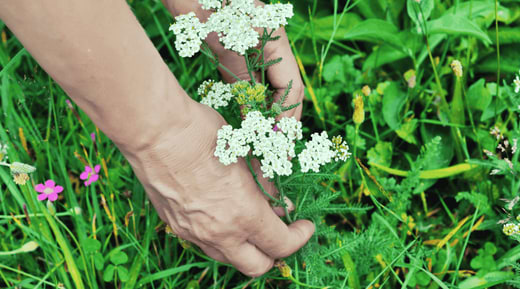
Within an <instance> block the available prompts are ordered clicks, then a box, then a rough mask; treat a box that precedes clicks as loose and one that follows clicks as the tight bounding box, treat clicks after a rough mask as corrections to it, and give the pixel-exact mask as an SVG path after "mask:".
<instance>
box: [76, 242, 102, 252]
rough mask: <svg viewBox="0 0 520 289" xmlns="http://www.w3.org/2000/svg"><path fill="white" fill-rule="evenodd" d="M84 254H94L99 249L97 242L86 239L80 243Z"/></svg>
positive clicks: (99, 245) (99, 244)
mask: <svg viewBox="0 0 520 289" xmlns="http://www.w3.org/2000/svg"><path fill="white" fill-rule="evenodd" d="M81 245H82V247H83V250H84V251H85V253H87V254H88V253H94V252H96V251H98V250H99V249H101V243H100V242H99V241H98V240H95V239H91V238H87V239H85V240H83V242H82V243H81Z"/></svg>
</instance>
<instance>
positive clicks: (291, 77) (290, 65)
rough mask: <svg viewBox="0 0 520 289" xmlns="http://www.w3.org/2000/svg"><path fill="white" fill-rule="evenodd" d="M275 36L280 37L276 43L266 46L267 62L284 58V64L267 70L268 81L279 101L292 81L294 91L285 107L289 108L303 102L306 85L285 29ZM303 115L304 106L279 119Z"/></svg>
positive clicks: (275, 97) (290, 93)
mask: <svg viewBox="0 0 520 289" xmlns="http://www.w3.org/2000/svg"><path fill="white" fill-rule="evenodd" d="M274 36H280V39H278V40H277V41H275V42H270V43H269V44H268V45H267V46H266V51H265V53H266V61H269V60H275V59H278V58H282V62H280V63H277V64H274V65H271V66H269V67H268V68H267V79H268V80H269V82H270V83H271V85H272V87H273V88H274V89H275V94H274V99H275V101H278V100H279V99H280V97H281V96H282V95H283V94H284V92H285V90H286V89H287V86H288V84H289V83H290V82H291V81H292V89H291V90H290V92H289V94H288V95H287V98H286V100H285V102H284V103H283V105H284V106H289V105H293V104H297V103H301V102H302V101H303V94H304V85H303V81H302V78H301V76H300V69H299V68H298V64H297V63H296V59H295V58H294V54H293V53H292V50H291V45H290V44H289V40H288V38H287V34H285V30H284V29H283V28H280V29H278V30H277V31H276V32H275V33H274ZM301 114H302V104H300V105H299V106H297V107H296V108H294V109H292V110H289V111H286V112H284V113H283V114H282V115H281V116H279V117H284V116H285V117H291V116H294V117H295V118H296V119H298V120H299V119H300V118H301Z"/></svg>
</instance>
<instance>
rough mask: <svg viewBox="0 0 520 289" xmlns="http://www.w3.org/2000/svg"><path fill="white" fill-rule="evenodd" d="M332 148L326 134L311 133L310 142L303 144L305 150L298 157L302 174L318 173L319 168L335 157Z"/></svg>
mask: <svg viewBox="0 0 520 289" xmlns="http://www.w3.org/2000/svg"><path fill="white" fill-rule="evenodd" d="M332 148H333V143H332V141H330V140H329V138H328V135H327V132H325V131H324V132H322V133H321V134H319V133H313V134H312V135H311V140H310V141H308V142H307V143H306V144H305V149H304V150H303V151H302V152H301V153H300V154H299V155H298V160H299V161H300V166H301V168H302V172H303V173H306V172H308V171H309V170H312V171H314V172H316V173H317V172H319V171H320V166H322V165H324V164H327V163H330V162H331V161H332V159H333V158H334V157H336V152H335V151H334V150H333V149H332Z"/></svg>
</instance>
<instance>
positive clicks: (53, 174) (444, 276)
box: [0, 0, 520, 289]
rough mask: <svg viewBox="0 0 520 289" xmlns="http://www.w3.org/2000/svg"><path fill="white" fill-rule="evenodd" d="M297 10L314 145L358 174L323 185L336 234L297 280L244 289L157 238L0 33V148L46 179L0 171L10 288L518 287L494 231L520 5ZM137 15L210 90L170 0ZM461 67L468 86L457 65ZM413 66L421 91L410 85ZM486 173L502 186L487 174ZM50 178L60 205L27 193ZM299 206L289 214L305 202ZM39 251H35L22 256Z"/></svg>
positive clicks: (180, 74)
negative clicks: (342, 141) (356, 102)
mask: <svg viewBox="0 0 520 289" xmlns="http://www.w3.org/2000/svg"><path fill="white" fill-rule="evenodd" d="M292 2H293V3H294V5H295V10H296V15H295V17H294V18H293V19H292V20H291V22H290V25H289V26H288V27H287V31H288V35H289V39H290V41H291V45H292V47H293V50H294V53H295V55H296V57H297V59H298V62H299V64H300V65H301V70H302V74H303V78H304V81H305V84H306V86H307V89H306V100H305V103H304V113H303V118H302V120H303V122H304V125H305V127H306V131H305V132H306V133H307V134H309V133H310V132H314V131H320V130H327V131H329V132H330V135H337V134H339V135H343V136H345V137H346V139H347V140H348V142H349V144H350V146H351V150H352V151H353V152H355V153H354V154H355V156H356V157H357V158H359V161H356V159H355V158H351V159H350V161H348V162H347V163H346V164H345V165H344V166H342V167H340V168H339V169H337V170H336V172H335V173H336V174H337V175H338V176H339V178H337V179H332V180H327V179H324V180H323V182H322V183H320V184H322V185H323V187H324V189H325V188H326V189H327V190H332V191H334V192H337V194H336V195H335V196H336V198H335V199H334V200H333V202H334V205H335V206H336V207H334V208H336V209H337V210H336V209H334V210H332V209H331V211H330V212H329V213H327V214H323V215H318V216H314V217H315V219H314V221H315V222H324V223H325V224H326V226H323V228H328V229H323V230H322V231H320V233H319V235H317V236H315V237H313V238H314V239H313V242H314V243H313V244H314V245H312V246H314V247H312V246H308V247H305V248H303V249H302V251H301V252H300V253H299V254H298V255H297V256H294V257H291V258H288V259H286V262H287V266H289V267H290V268H291V270H292V275H291V276H290V277H284V276H282V274H281V273H280V271H279V270H278V269H277V268H274V269H273V270H271V271H270V272H269V273H267V274H266V275H265V276H263V277H261V278H256V279H253V280H252V279H250V278H246V277H245V276H243V275H241V274H240V273H239V272H237V271H236V270H235V269H233V268H232V267H231V266H228V265H225V264H221V263H218V262H215V261H213V260H211V259H210V258H208V257H206V256H205V255H204V254H203V253H201V251H200V250H199V249H197V248H196V247H194V246H193V245H191V244H189V243H186V242H184V241H182V240H179V239H178V238H176V237H174V236H172V235H171V234H168V233H167V232H165V224H164V223H162V222H161V221H160V219H159V217H158V215H157V214H156V212H155V210H154V208H153V206H152V205H151V203H150V202H149V201H148V200H147V198H146V194H145V192H144V190H143V187H142V186H141V185H140V183H139V181H138V180H137V179H136V177H135V176H134V174H133V172H132V170H131V167H130V165H129V163H128V162H127V161H126V160H125V159H124V157H123V156H122V155H121V153H120V152H119V151H118V150H117V148H116V147H115V146H114V144H113V143H112V142H111V141H110V140H109V139H108V138H106V137H105V136H104V135H103V133H102V132H100V131H98V130H97V128H96V127H95V125H94V124H93V123H92V122H91V121H90V119H89V118H88V117H87V116H86V115H85V114H84V113H83V112H81V111H80V110H79V109H78V108H77V107H76V106H74V110H71V109H70V108H68V106H67V104H66V99H68V97H67V96H66V95H65V93H64V92H63V91H62V90H61V88H60V87H59V86H58V85H57V84H56V83H54V82H53V80H52V79H51V78H50V77H49V76H48V75H47V74H46V73H45V72H44V71H42V69H41V68H40V67H39V66H38V64H37V63H36V62H35V61H34V60H33V59H32V58H31V57H30V55H29V53H28V52H27V51H26V50H25V49H24V48H23V46H22V45H21V44H20V43H19V42H18V40H17V39H16V38H15V37H14V35H13V34H12V33H11V32H10V31H9V30H8V29H7V27H5V25H4V24H3V23H1V22H0V33H1V34H2V41H1V43H0V106H1V108H0V111H1V112H2V115H0V142H1V143H5V144H7V145H8V146H9V148H8V157H9V159H8V160H9V161H19V162H23V163H27V164H32V165H34V166H35V167H36V168H37V170H36V172H34V173H32V174H31V180H30V181H29V182H28V184H27V185H17V184H15V183H14V181H13V179H12V176H11V175H10V173H9V169H8V168H6V167H0V236H1V238H0V288H55V287H56V286H57V285H58V284H63V285H64V287H65V288H78V289H79V288H299V289H300V288H326V287H327V286H330V287H329V288H366V287H368V288H377V287H379V288H432V289H433V288H487V287H492V286H496V288H510V287H511V286H514V285H516V286H519V284H520V280H519V279H520V278H519V277H518V276H515V274H514V273H513V272H514V270H513V265H515V264H516V263H517V260H518V259H520V253H519V251H520V249H519V248H520V246H519V243H518V242H517V240H514V238H508V237H507V236H506V235H504V234H503V233H502V225H500V224H497V222H498V221H500V220H502V219H505V218H507V217H508V215H510V216H511V217H512V219H511V220H510V222H513V221H514V218H515V217H516V216H517V215H518V214H519V213H520V210H518V208H512V209H511V210H509V209H504V208H506V206H507V203H506V202H504V201H503V200H502V199H513V198H514V197H516V196H517V195H518V191H519V189H520V182H519V181H518V177H517V175H518V173H519V172H520V171H519V169H518V165H519V163H518V153H517V154H514V155H513V154H512V152H511V146H512V144H513V139H515V138H520V130H519V117H518V116H519V107H518V105H519V104H520V100H519V97H520V95H519V94H516V93H514V91H513V86H512V81H513V79H514V75H515V73H517V72H518V70H519V69H520V58H518V47H520V28H519V25H518V24H519V23H520V20H519V18H520V3H519V2H517V1H499V2H498V3H495V1H484V0H483V1H476V0H473V1H432V2H433V3H434V5H433V8H432V9H431V11H430V10H429V8H428V5H427V3H429V1H426V0H423V1H422V2H423V4H422V5H423V6H418V5H415V4H413V3H415V1H411V2H412V3H411V6H409V7H408V8H410V9H415V10H414V11H416V12H417V11H419V10H421V14H422V17H420V18H417V17H415V18H414V15H417V13H416V14H414V13H410V11H411V10H410V9H407V5H406V1H404V0H398V1H382V0H366V1H365V0H363V1H336V0H335V1H317V0H313V1H311V0H307V1H292ZM425 3H426V4H425ZM130 5H131V7H132V8H133V10H134V12H135V13H136V15H137V17H138V19H139V20H140V21H141V24H142V25H143V26H144V27H145V29H146V31H147V33H148V35H149V36H150V38H151V39H152V41H153V42H154V44H155V45H156V47H157V49H158V50H159V51H160V53H161V55H162V56H163V58H164V59H165V61H166V62H167V63H168V65H169V67H170V69H171V70H172V72H173V73H174V74H175V75H176V76H177V78H178V79H179V81H180V83H181V84H182V86H183V87H184V88H185V89H186V90H187V91H188V92H189V93H190V94H191V95H194V96H195V95H196V94H195V90H196V88H197V86H198V84H200V83H201V82H202V81H203V80H205V79H207V78H218V73H217V72H216V70H215V67H214V66H213V65H212V64H211V63H210V62H209V61H208V60H207V59H206V58H205V57H204V56H203V55H201V56H198V57H195V58H193V59H183V58H180V57H178V55H177V54H176V52H175V50H174V48H173V47H172V45H173V40H174V39H173V35H171V34H170V33H168V31H167V27H168V26H169V24H170V23H171V22H172V19H171V16H169V14H168V13H167V12H166V10H165V9H164V7H163V6H162V5H161V4H160V3H158V2H156V1H152V0H143V1H131V4H130ZM495 5H496V6H495ZM495 8H496V9H497V10H496V11H495ZM496 13H498V15H500V17H499V19H498V21H495V15H496ZM417 26H419V27H421V29H422V31H423V32H425V33H424V34H418V33H416V31H417ZM454 59H458V60H460V61H461V62H462V65H463V69H464V74H463V77H462V78H456V77H455V76H454V75H453V72H452V71H451V69H450V63H451V61H452V60H454ZM498 59H499V60H500V68H499V65H498V62H497V61H498ZM410 69H413V70H414V74H415V77H416V80H415V82H416V85H415V86H414V87H409V83H410V82H409V79H406V77H405V73H406V72H407V71H409V70H410ZM497 82H498V85H497ZM365 85H368V86H369V87H370V88H371V93H370V94H368V95H366V96H365V97H364V113H365V120H364V122H363V123H362V124H360V125H356V124H355V123H354V122H353V120H352V115H353V113H354V106H353V104H352V100H353V98H354V96H355V95H356V94H361V89H362V88H363V86H365ZM76 113H77V114H78V115H79V119H78V118H77V117H76ZM495 126H496V127H498V128H499V129H500V131H501V133H502V135H503V137H504V139H507V140H509V147H508V148H506V150H505V152H501V151H500V149H499V148H497V146H498V145H499V144H502V145H504V143H503V141H501V142H498V141H497V139H496V137H495V136H493V135H491V134H490V130H491V129H492V128H493V127H495ZM93 132H96V142H95V145H94V144H93V142H92V141H91V138H90V134H91V133H93ZM439 136H440V138H439ZM484 150H488V151H491V152H493V153H494V156H493V157H489V156H487V155H486V153H484ZM506 158H508V159H509V160H511V162H512V164H513V170H510V169H509V167H508V164H507V162H506V161H504V159H506ZM87 164H88V165H96V164H101V165H102V170H101V174H100V175H101V177H100V181H99V182H97V183H95V185H93V186H90V187H84V186H83V184H82V182H81V180H79V174H80V173H81V172H82V171H83V168H84V166H85V165H87ZM492 169H499V170H500V173H499V174H497V175H489V173H490V171H491V170H492ZM47 179H54V180H55V181H56V182H57V183H58V184H59V185H62V186H63V187H64V188H65V189H64V192H63V193H62V194H61V197H60V199H59V200H58V201H56V202H54V203H53V205H54V207H51V208H49V207H47V206H46V203H45V202H39V201H38V200H37V199H36V196H37V194H36V193H35V191H34V189H33V186H34V185H35V184H37V183H41V182H44V181H45V180H47ZM282 181H283V180H282ZM285 181H286V182H288V180H285ZM293 197H294V198H293V199H294V200H295V203H296V207H297V210H296V212H295V215H293V216H296V217H297V216H299V215H298V214H299V211H302V212H305V207H301V206H299V204H304V203H305V200H306V198H308V196H307V195H306V194H302V195H299V196H293ZM342 207H345V208H361V207H371V208H372V209H370V210H369V211H365V210H355V209H353V210H350V211H349V212H343V213H342V212H340V211H341V210H339V209H338V208H342ZM77 208H79V209H80V210H81V212H80V213H76V212H77ZM470 229H471V230H470ZM327 230H328V231H327ZM318 236H319V237H318ZM513 237H514V236H513ZM517 239H518V238H517ZM94 240H97V241H94ZM30 241H35V242H37V243H38V245H39V247H38V248H37V249H35V250H28V251H27V252H20V250H17V249H19V248H21V247H22V246H23V245H24V244H26V243H28V242H30ZM316 244H319V246H318V247H316ZM489 244H492V245H489ZM493 247H494V248H495V250H493V249H492V248H493ZM484 248H486V249H484ZM490 248H491V249H490ZM33 249H34V248H33ZM121 252H123V253H121ZM111 272H116V273H114V274H110V273H111ZM125 275H127V276H125ZM109 277H110V278H109ZM125 277H127V278H125ZM104 280H108V281H104ZM515 282H516V283H515Z"/></svg>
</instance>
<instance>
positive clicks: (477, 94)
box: [466, 78, 492, 111]
mask: <svg viewBox="0 0 520 289" xmlns="http://www.w3.org/2000/svg"><path fill="white" fill-rule="evenodd" d="M485 85H486V80H485V79H484V78H481V79H479V80H478V81H477V82H475V83H473V84H472V85H471V86H470V87H469V89H468V93H467V94H466V95H467V98H468V105H469V108H470V109H476V110H480V111H484V110H485V109H486V108H487V107H488V106H489V104H490V103H491V100H492V97H491V92H490V91H489V89H488V88H487V87H486V86H485Z"/></svg>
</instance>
